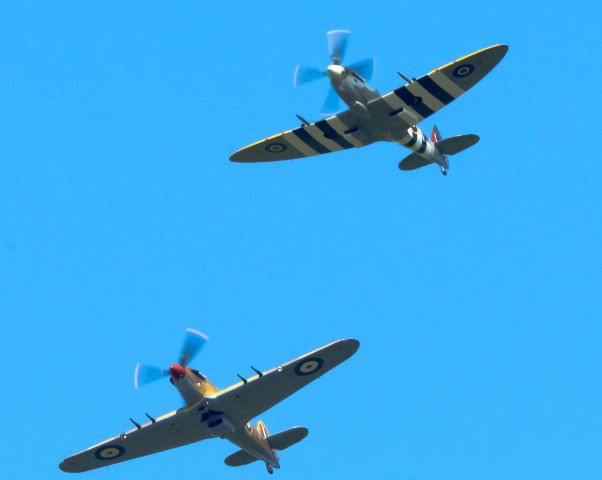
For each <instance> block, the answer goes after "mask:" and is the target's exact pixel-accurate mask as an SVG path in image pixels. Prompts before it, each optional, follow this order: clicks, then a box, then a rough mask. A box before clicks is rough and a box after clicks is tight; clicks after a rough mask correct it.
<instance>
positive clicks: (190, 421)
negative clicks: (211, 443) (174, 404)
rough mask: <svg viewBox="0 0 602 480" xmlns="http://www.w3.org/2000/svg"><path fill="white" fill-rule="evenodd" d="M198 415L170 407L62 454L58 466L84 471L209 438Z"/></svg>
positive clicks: (73, 470)
mask: <svg viewBox="0 0 602 480" xmlns="http://www.w3.org/2000/svg"><path fill="white" fill-rule="evenodd" d="M198 417H199V413H198V412H197V411H196V409H194V408H193V409H190V408H185V409H181V410H176V411H173V412H171V413H168V414H166V415H163V416H162V417H159V418H157V419H156V420H155V421H154V422H148V423H145V424H144V425H142V426H141V428H139V429H138V428H134V429H132V430H130V431H128V432H125V433H122V434H121V435H118V436H116V437H113V438H109V439H108V440H105V441H104V442H101V443H98V444H96V445H93V446H91V447H90V448H88V449H86V450H84V451H82V452H79V453H76V454H75V455H72V456H70V457H68V458H66V459H65V460H63V461H62V462H61V464H60V468H61V470H63V471H64V472H71V473H76V472H85V471H87V470H92V469H95V468H100V467H106V466H107V465H113V464H114V463H119V462H124V461H126V460H131V459H133V458H138V457H143V456H145V455H150V454H151V453H157V452H161V451H163V450H168V449H170V448H175V447H179V446H182V445H187V444H189V443H193V442H197V441H199V440H204V439H206V438H211V435H209V433H208V431H207V429H206V428H205V429H203V428H199V418H198Z"/></svg>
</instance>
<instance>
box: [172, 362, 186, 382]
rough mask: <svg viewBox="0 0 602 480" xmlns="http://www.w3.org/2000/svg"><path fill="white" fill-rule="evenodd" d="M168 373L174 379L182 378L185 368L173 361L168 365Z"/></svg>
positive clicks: (184, 374)
mask: <svg viewBox="0 0 602 480" xmlns="http://www.w3.org/2000/svg"><path fill="white" fill-rule="evenodd" d="M169 374H170V375H171V378H173V379H174V380H182V378H184V377H185V376H186V368H185V367H183V366H182V365H179V364H177V363H175V364H174V365H172V366H171V367H169Z"/></svg>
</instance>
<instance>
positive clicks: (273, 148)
mask: <svg viewBox="0 0 602 480" xmlns="http://www.w3.org/2000/svg"><path fill="white" fill-rule="evenodd" d="M265 149H266V150H267V151H268V152H270V153H280V152H284V151H285V150H286V145H284V144H282V143H276V142H274V143H270V144H269V145H267V146H266V147H265Z"/></svg>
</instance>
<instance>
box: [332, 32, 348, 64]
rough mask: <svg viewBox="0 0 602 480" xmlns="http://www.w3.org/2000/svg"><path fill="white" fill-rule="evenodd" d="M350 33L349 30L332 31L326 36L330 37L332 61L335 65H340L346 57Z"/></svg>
mask: <svg viewBox="0 0 602 480" xmlns="http://www.w3.org/2000/svg"><path fill="white" fill-rule="evenodd" d="M350 33H351V32H350V31H349V30H331V31H330V32H328V33H327V34H326V35H327V36H328V53H329V54H330V60H331V61H332V63H334V64H335V65H340V64H341V62H342V61H343V58H344V57H345V52H346V51H347V44H348V43H349V34H350Z"/></svg>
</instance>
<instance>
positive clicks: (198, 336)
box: [179, 328, 209, 366]
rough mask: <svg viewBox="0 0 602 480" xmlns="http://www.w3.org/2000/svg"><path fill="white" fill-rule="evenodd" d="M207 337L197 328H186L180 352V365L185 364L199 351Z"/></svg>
mask: <svg viewBox="0 0 602 480" xmlns="http://www.w3.org/2000/svg"><path fill="white" fill-rule="evenodd" d="M207 340H209V337H208V336H207V335H205V334H204V333H202V332H199V331H198V330H194V329H192V328H187V329H186V338H184V344H183V345H182V352H181V354H180V362H179V363H180V365H184V366H186V365H187V364H188V363H189V362H190V361H191V360H192V359H193V358H194V357H196V356H197V354H198V353H199V352H200V351H201V349H202V348H203V346H204V345H205V343H207Z"/></svg>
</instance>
